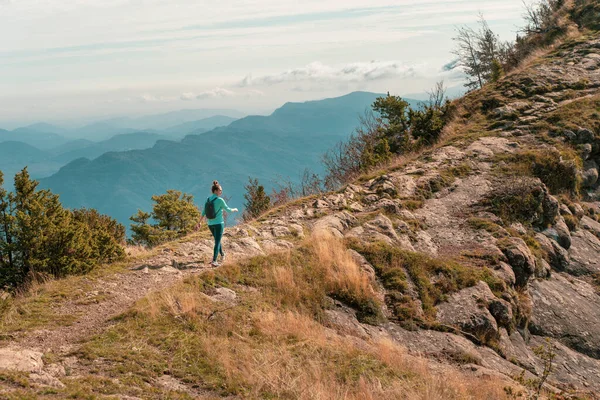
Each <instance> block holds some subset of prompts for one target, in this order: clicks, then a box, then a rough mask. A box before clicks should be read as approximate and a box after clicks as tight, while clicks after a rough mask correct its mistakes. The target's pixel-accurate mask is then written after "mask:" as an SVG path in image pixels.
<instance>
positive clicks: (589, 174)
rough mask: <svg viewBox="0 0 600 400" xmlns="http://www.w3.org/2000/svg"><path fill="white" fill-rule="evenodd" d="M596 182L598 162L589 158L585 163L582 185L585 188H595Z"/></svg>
mask: <svg viewBox="0 0 600 400" xmlns="http://www.w3.org/2000/svg"><path fill="white" fill-rule="evenodd" d="M596 182H598V164H596V162H595V161H594V160H587V161H585V162H584V163H583V172H582V173H581V185H582V186H583V187H584V188H593V187H594V186H595V185H596Z"/></svg>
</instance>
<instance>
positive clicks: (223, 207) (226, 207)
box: [221, 199, 238, 212]
mask: <svg viewBox="0 0 600 400" xmlns="http://www.w3.org/2000/svg"><path fill="white" fill-rule="evenodd" d="M221 208H222V209H223V210H225V211H227V212H238V209H237V208H229V206H228V205H227V203H225V200H224V199H221Z"/></svg>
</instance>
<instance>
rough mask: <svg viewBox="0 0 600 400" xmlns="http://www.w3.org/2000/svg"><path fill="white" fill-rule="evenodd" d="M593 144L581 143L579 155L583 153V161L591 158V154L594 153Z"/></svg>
mask: <svg viewBox="0 0 600 400" xmlns="http://www.w3.org/2000/svg"><path fill="white" fill-rule="evenodd" d="M592 150H593V148H592V145H591V144H590V143H585V144H582V145H579V155H581V158H582V159H583V161H587V160H588V159H589V158H590V155H591V154H592Z"/></svg>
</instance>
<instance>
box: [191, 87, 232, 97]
mask: <svg viewBox="0 0 600 400" xmlns="http://www.w3.org/2000/svg"><path fill="white" fill-rule="evenodd" d="M236 95H237V93H235V92H233V91H231V90H228V89H223V88H220V87H216V88H214V89H211V90H207V91H205V92H202V93H198V94H197V95H196V98H197V99H214V98H220V97H233V96H236Z"/></svg>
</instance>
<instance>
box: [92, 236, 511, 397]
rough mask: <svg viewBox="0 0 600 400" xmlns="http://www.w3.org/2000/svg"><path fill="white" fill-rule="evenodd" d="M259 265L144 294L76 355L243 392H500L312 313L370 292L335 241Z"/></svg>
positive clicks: (493, 381) (145, 376) (316, 240)
mask: <svg viewBox="0 0 600 400" xmlns="http://www.w3.org/2000/svg"><path fill="white" fill-rule="evenodd" d="M299 254H300V255H299ZM256 260H257V261H255V262H253V261H248V263H246V264H243V263H242V264H239V265H238V264H232V265H228V266H225V267H223V268H222V269H221V270H215V271H211V272H208V273H207V274H206V275H205V276H200V277H193V278H188V279H186V280H185V281H184V282H182V283H180V284H178V285H176V286H174V287H172V288H170V289H168V290H164V291H161V292H157V293H153V294H151V295H149V296H148V297H146V298H145V299H144V300H142V301H141V302H139V303H138V304H137V305H136V306H135V307H134V309H133V310H132V312H131V313H128V314H127V315H125V316H124V317H123V318H122V319H120V320H119V321H118V322H117V323H116V325H115V326H114V327H113V328H112V329H110V330H109V331H107V332H106V333H105V334H103V335H101V336H99V337H97V338H95V339H93V340H92V341H90V342H88V343H87V344H85V345H84V348H83V350H82V352H81V356H82V357H83V358H88V359H90V360H93V359H96V358H98V357H102V358H103V359H104V360H105V364H106V365H110V364H111V361H112V362H114V370H110V371H106V373H108V374H113V373H118V374H119V375H122V374H124V373H131V374H133V375H134V376H139V377H140V379H142V380H144V381H146V382H152V381H153V379H155V378H156V377H158V376H160V375H161V374H162V373H163V372H162V371H169V374H170V375H172V376H173V377H175V378H177V379H178V380H180V381H182V382H185V383H187V384H188V385H197V386H199V387H201V388H202V389H203V390H212V391H214V392H215V393H217V394H220V395H237V396H241V397H243V398H248V399H259V398H282V399H307V400H308V399H323V400H330V399H331V400H333V399H336V400H337V399H348V400H358V399H361V400H362V399H390V400H391V399H424V400H425V399H428V400H429V399H433V400H436V399H439V400H441V399H444V400H446V399H448V400H452V399H504V398H508V397H507V396H506V395H505V393H504V390H503V388H504V387H505V386H507V385H508V384H507V383H506V382H504V381H502V380H500V379H497V378H488V379H485V378H476V377H473V376H471V375H469V374H467V373H463V372H461V371H459V370H458V369H455V367H452V366H449V365H443V364H439V363H437V362H431V361H428V360H426V359H424V358H420V357H417V356H415V355H411V354H409V353H408V352H407V350H406V349H405V348H404V347H403V346H402V345H401V344H400V343H398V342H396V341H394V340H391V339H390V338H389V337H387V336H386V335H385V334H380V333H378V332H380V331H379V330H378V329H375V328H374V329H373V330H372V331H371V332H372V339H369V340H365V339H362V338H357V337H354V336H351V335H348V334H347V332H345V331H344V329H343V328H340V331H339V332H338V331H337V330H336V329H335V328H332V327H326V326H324V325H322V323H321V321H322V320H323V315H320V316H319V315H317V314H315V312H314V310H315V309H322V308H323V307H327V306H326V305H325V304H324V303H323V302H322V298H323V296H325V295H327V294H332V293H346V294H348V296H350V294H351V295H352V296H353V297H355V298H360V299H363V300H364V301H367V300H369V299H371V298H375V297H376V293H375V289H374V288H373V284H374V283H373V282H371V281H370V278H369V277H368V276H367V275H366V274H365V273H363V272H362V271H361V269H360V266H358V265H357V264H356V262H355V261H354V260H353V259H352V257H351V256H350V254H349V253H348V250H347V248H346V247H345V246H344V243H343V242H342V241H341V240H340V239H338V238H335V237H332V236H330V235H320V236H314V237H311V238H310V239H307V240H306V242H305V243H304V245H303V247H302V248H301V249H300V250H297V251H289V252H286V253H280V254H274V255H271V256H268V257H257V258H256ZM215 282H223V283H225V282H227V285H228V286H229V287H230V288H232V289H234V290H235V291H236V292H237V294H238V300H237V302H236V303H234V304H228V303H221V302H217V301H214V300H213V299H211V298H210V297H209V296H210V295H211V293H214V288H213V287H212V285H215ZM238 282H243V285H244V286H240V285H239V283H238ZM247 285H251V286H253V288H254V289H253V290H248V289H247ZM199 289H201V290H199ZM307 303H312V306H310V307H309V306H307ZM325 319H326V318H325ZM330 325H331V324H330V323H328V324H327V326H330ZM342 332H344V333H342ZM98 390H99V391H100V390H102V388H98Z"/></svg>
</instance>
